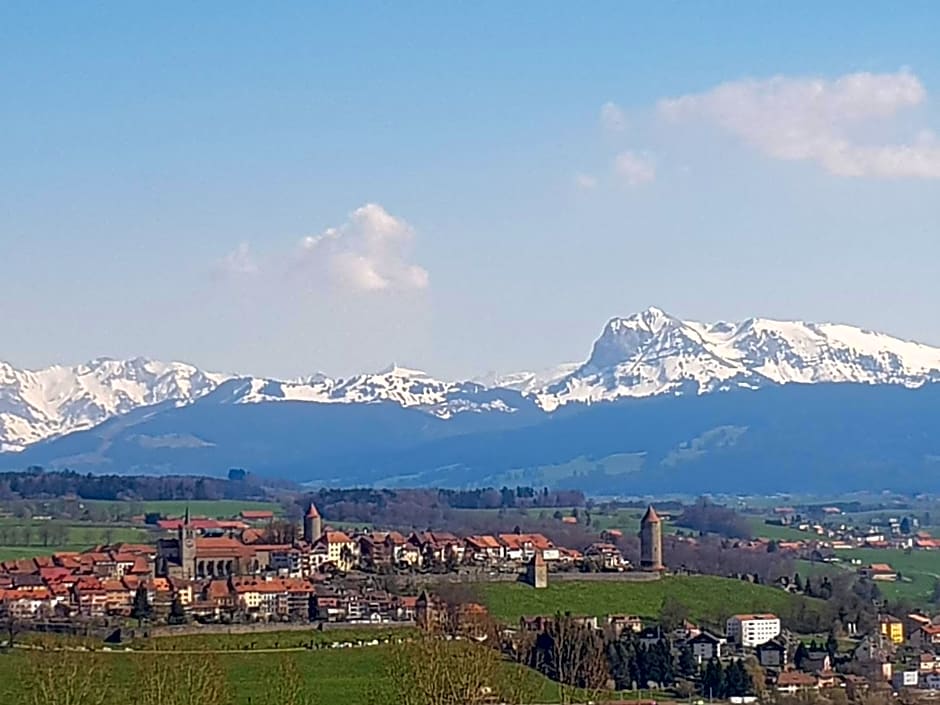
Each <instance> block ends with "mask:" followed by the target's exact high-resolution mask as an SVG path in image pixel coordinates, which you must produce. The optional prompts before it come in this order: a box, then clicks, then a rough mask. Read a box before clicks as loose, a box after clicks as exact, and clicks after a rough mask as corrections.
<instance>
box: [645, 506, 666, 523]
mask: <svg viewBox="0 0 940 705" xmlns="http://www.w3.org/2000/svg"><path fill="white" fill-rule="evenodd" d="M661 521H662V519H660V518H659V514H657V513H656V510H655V509H653V505H652V504H651V505H649V506H648V507H647V508H646V514H644V515H643V518H642V519H641V520H640V523H642V524H658V523H660V522H661Z"/></svg>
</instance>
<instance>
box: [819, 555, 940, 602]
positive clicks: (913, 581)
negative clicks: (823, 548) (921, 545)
mask: <svg viewBox="0 0 940 705" xmlns="http://www.w3.org/2000/svg"><path fill="white" fill-rule="evenodd" d="M837 555H838V556H839V557H840V558H841V559H842V560H843V561H847V560H849V559H850V558H857V559H858V560H860V561H861V562H862V563H863V564H869V563H888V564H889V565H891V567H892V568H894V569H895V570H897V571H899V572H900V573H901V577H902V578H903V580H901V581H900V582H896V583H889V582H884V583H878V588H879V589H880V590H881V593H882V594H883V595H884V596H885V597H887V598H888V599H894V600H898V599H904V600H910V601H912V602H914V603H916V604H924V603H926V602H929V601H931V598H932V596H933V591H934V585H935V584H936V582H937V580H938V579H940V552H937V551H911V552H910V553H908V552H906V551H902V550H899V549H878V548H853V549H850V550H846V551H839V552H838V553H837ZM847 568H848V567H847ZM850 569H851V570H854V569H855V568H854V566H852V567H850Z"/></svg>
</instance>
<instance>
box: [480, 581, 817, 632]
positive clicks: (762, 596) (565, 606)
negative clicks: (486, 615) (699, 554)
mask: <svg viewBox="0 0 940 705" xmlns="http://www.w3.org/2000/svg"><path fill="white" fill-rule="evenodd" d="M480 594H481V598H482V599H483V601H484V602H485V604H486V605H487V606H488V607H489V609H490V611H491V612H492V614H493V615H494V616H495V617H496V618H497V619H500V620H505V621H507V622H515V621H518V619H519V618H520V617H522V616H526V615H528V616H532V615H548V614H554V613H555V612H558V611H560V612H566V611H568V612H571V613H572V614H575V615H597V616H604V615H607V614H635V615H639V616H641V617H647V618H655V617H658V616H659V612H660V608H661V606H662V604H663V599H664V598H665V597H666V596H667V595H668V596H670V597H673V598H675V599H676V600H678V601H679V602H681V603H682V604H684V605H685V606H686V607H688V609H689V613H690V615H691V617H692V618H693V619H696V620H702V621H705V622H707V623H712V624H720V623H722V622H723V621H724V619H726V618H727V617H728V616H729V615H731V614H735V613H738V612H754V611H768V612H784V611H786V610H787V609H788V608H789V607H791V606H792V605H793V604H794V600H798V599H803V598H795V597H793V596H791V595H788V594H787V593H785V592H784V591H782V590H778V589H775V588H771V587H767V586H764V585H754V584H752V583H746V582H742V581H739V580H730V579H727V578H717V577H712V576H706V575H696V576H668V577H665V578H663V579H662V580H657V581H652V582H636V583H633V582H626V581H604V582H577V581H572V582H555V583H550V584H549V587H548V588H546V589H545V590H534V589H532V588H531V587H529V586H527V585H522V584H521V583H490V584H487V585H483V586H481V587H480ZM807 604H808V605H810V606H811V607H814V606H816V605H821V603H818V602H817V601H816V600H807Z"/></svg>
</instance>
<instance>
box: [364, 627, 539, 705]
mask: <svg viewBox="0 0 940 705" xmlns="http://www.w3.org/2000/svg"><path fill="white" fill-rule="evenodd" d="M511 674H512V671H510V670H509V666H508V664H505V663H504V662H503V661H502V658H501V656H500V654H499V652H497V651H496V650H495V649H492V648H489V647H488V646H484V645H482V644H478V643H475V642H472V641H465V640H453V641H448V640H444V639H441V638H438V637H435V636H434V635H431V634H425V635H423V636H422V637H420V638H418V639H415V640H414V641H411V642H407V643H405V644H401V645H399V646H398V647H396V649H395V651H394V652H393V654H392V659H391V666H390V669H389V674H388V675H389V677H388V679H387V682H388V683H389V686H390V687H391V688H392V690H393V692H391V693H385V694H384V697H383V698H382V700H381V701H380V702H389V703H392V702H394V703H396V705H478V704H479V703H485V702H503V703H509V704H516V703H523V702H529V701H530V698H528V697H526V696H527V695H528V693H527V692H525V689H523V688H519V681H518V679H514V678H512V677H511Z"/></svg>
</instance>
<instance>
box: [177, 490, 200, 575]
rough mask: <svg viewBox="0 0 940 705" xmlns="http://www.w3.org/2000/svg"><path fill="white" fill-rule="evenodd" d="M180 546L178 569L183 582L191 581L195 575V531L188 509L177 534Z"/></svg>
mask: <svg viewBox="0 0 940 705" xmlns="http://www.w3.org/2000/svg"><path fill="white" fill-rule="evenodd" d="M178 540H179V545H180V568H181V571H180V572H181V577H182V578H183V580H192V579H193V578H194V577H195V575H196V531H195V529H193V525H192V522H191V521H190V517H189V507H186V513H185V514H184V515H183V521H182V523H180V528H179V532H178Z"/></svg>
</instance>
